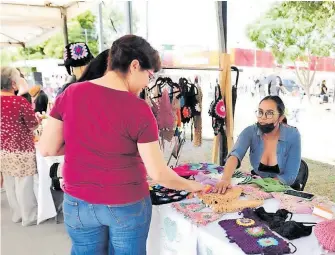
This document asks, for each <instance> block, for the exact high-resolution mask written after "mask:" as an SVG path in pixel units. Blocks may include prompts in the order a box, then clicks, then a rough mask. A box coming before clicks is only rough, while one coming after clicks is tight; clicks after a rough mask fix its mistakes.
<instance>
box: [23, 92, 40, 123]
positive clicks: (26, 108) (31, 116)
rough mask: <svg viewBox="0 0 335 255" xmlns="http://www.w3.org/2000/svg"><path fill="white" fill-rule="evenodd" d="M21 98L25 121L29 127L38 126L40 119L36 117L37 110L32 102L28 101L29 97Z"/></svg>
mask: <svg viewBox="0 0 335 255" xmlns="http://www.w3.org/2000/svg"><path fill="white" fill-rule="evenodd" d="M19 98H20V100H21V117H22V118H23V120H24V122H25V123H26V125H27V126H28V128H29V129H33V128H35V127H37V125H38V121H37V119H36V117H35V112H34V110H33V107H32V106H31V104H30V103H29V102H28V101H27V99H25V98H23V97H19Z"/></svg>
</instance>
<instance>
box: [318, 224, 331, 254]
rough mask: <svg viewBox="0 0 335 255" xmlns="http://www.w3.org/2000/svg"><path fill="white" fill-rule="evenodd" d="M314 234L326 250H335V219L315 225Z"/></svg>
mask: <svg viewBox="0 0 335 255" xmlns="http://www.w3.org/2000/svg"><path fill="white" fill-rule="evenodd" d="M314 234H315V236H316V238H317V239H318V241H319V243H320V244H321V245H322V247H323V248H324V249H325V250H327V251H330V252H335V220H327V221H323V222H320V223H318V224H317V225H316V226H315V227H314Z"/></svg>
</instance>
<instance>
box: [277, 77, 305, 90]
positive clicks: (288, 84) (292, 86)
mask: <svg viewBox="0 0 335 255" xmlns="http://www.w3.org/2000/svg"><path fill="white" fill-rule="evenodd" d="M282 82H283V85H284V87H285V88H286V89H287V91H289V92H299V88H300V87H302V86H301V85H298V84H297V83H296V82H295V81H294V80H291V79H282Z"/></svg>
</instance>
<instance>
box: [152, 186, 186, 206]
mask: <svg viewBox="0 0 335 255" xmlns="http://www.w3.org/2000/svg"><path fill="white" fill-rule="evenodd" d="M188 194H189V192H187V191H179V190H173V189H168V188H164V187H163V186H160V185H155V186H152V187H151V189H150V197H151V202H152V204H153V205H163V204H169V203H173V202H178V201H181V200H183V199H185V198H186V197H187V195H188Z"/></svg>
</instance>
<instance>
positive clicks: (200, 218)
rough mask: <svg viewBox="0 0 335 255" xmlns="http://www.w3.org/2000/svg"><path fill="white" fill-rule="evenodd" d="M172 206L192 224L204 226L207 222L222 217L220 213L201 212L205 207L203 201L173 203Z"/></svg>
mask: <svg viewBox="0 0 335 255" xmlns="http://www.w3.org/2000/svg"><path fill="white" fill-rule="evenodd" d="M172 207H173V208H174V209H176V210H177V211H178V212H179V213H181V214H183V215H184V217H185V218H186V219H189V220H191V221H192V223H193V224H196V225H202V226H206V225H207V224H208V223H211V222H213V221H216V220H218V219H220V218H221V217H222V214H217V213H214V212H201V210H203V209H205V208H206V205H204V204H203V203H199V202H198V203H182V202H181V203H173V204H172Z"/></svg>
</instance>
